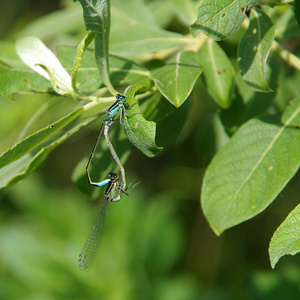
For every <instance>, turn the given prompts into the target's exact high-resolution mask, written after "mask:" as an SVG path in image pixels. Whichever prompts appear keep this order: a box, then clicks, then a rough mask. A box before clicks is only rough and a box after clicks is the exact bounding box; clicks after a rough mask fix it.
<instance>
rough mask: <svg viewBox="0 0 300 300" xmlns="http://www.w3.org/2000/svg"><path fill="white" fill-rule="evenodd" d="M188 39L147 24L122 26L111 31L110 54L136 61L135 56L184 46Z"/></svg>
mask: <svg viewBox="0 0 300 300" xmlns="http://www.w3.org/2000/svg"><path fill="white" fill-rule="evenodd" d="M189 41H190V39H188V38H186V37H185V36H183V35H181V34H178V33H175V32H170V31H167V30H163V29H159V28H153V27H149V26H148V25H147V24H139V25H138V26H137V25H136V24H127V23H126V24H122V26H120V27H119V28H114V30H112V31H111V39H110V52H111V53H113V54H116V55H120V56H124V57H127V58H130V57H131V58H132V59H136V56H137V55H145V54H147V55H149V52H155V51H160V50H164V49H169V48H172V47H176V46H185V45H186V44H187V43H188V42H189Z"/></svg>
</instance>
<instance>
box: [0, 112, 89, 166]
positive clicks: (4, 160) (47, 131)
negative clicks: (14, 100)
mask: <svg viewBox="0 0 300 300" xmlns="http://www.w3.org/2000/svg"><path fill="white" fill-rule="evenodd" d="M83 111H84V109H83V108H82V107H81V108H78V109H76V110H74V111H73V112H71V113H70V114H68V115H66V116H65V117H63V118H62V119H60V120H58V121H56V122H54V123H53V124H51V125H49V126H47V127H45V128H43V129H41V130H39V131H38V132H35V133H34V134H32V135H30V136H28V137H26V138H25V139H23V140H22V141H20V142H19V143H18V144H16V145H15V146H14V147H12V148H11V149H9V150H8V151H6V152H5V153H3V154H2V155H1V157H0V169H1V168H3V167H5V166H7V165H8V164H11V163H12V162H14V161H16V160H18V159H19V158H21V157H22V156H24V155H25V154H27V153H29V152H30V151H31V150H33V149H34V148H36V147H37V146H39V145H40V144H41V143H43V142H44V141H45V140H47V139H48V138H50V137H51V136H52V135H54V134H55V133H56V132H57V131H58V130H60V129H61V128H63V127H65V126H66V125H67V124H69V123H70V122H71V121H72V120H74V119H75V118H76V117H77V116H79V115H80V114H81V113H82V112H83Z"/></svg>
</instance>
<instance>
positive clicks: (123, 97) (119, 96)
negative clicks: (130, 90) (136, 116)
mask: <svg viewBox="0 0 300 300" xmlns="http://www.w3.org/2000/svg"><path fill="white" fill-rule="evenodd" d="M116 99H117V100H121V101H125V96H124V95H121V94H117V95H116Z"/></svg>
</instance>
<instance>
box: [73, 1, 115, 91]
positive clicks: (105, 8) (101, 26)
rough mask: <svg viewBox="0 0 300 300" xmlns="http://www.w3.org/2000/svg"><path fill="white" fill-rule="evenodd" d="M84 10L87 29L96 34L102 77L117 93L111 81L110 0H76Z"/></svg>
mask: <svg viewBox="0 0 300 300" xmlns="http://www.w3.org/2000/svg"><path fill="white" fill-rule="evenodd" d="M76 1H79V2H80V4H81V5H82V8H83V17H84V22H85V25H86V29H87V30H90V31H94V32H95V55H96V62H97V65H98V69H99V72H100V76H101V78H102V80H103V82H104V83H105V85H106V86H107V87H108V88H109V89H110V90H111V92H112V93H114V94H116V93H117V92H116V91H115V90H114V88H113V87H112V86H111V83H110V80H109V69H108V68H109V61H108V60H109V57H108V40H109V33H110V2H109V1H108V0H99V1H94V0H75V2H76Z"/></svg>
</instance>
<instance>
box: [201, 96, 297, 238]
mask: <svg viewBox="0 0 300 300" xmlns="http://www.w3.org/2000/svg"><path fill="white" fill-rule="evenodd" d="M299 125H300V99H296V100H294V101H293V102H292V105H290V106H288V107H287V109H286V110H285V111H284V112H283V113H280V114H275V115H271V116H263V117H260V118H255V119H251V120H250V121H249V122H247V123H246V124H244V125H243V126H242V127H241V128H240V129H239V130H238V131H237V132H236V134H235V135H234V136H233V137H232V139H231V140H230V142H228V143H227V144H226V145H225V146H224V147H223V148H222V149H221V150H220V151H219V152H218V153H217V155H216V156H215V157H214V159H213V161H212V162H211V164H210V165H209V167H208V168H207V170H206V173H205V176H204V182H203V187H202V194H201V202H202V207H203V211H204V214H205V216H206V218H207V220H208V222H209V223H210V225H211V227H212V228H213V230H214V231H215V232H216V233H217V234H221V233H222V232H223V231H224V230H225V229H227V228H229V227H232V226H234V225H236V224H239V223H241V222H243V221H245V220H248V219H250V218H252V217H253V216H255V215H256V214H258V213H260V212H261V211H262V210H264V209H265V208H266V207H267V206H268V205H269V204H270V203H271V202H272V201H273V200H274V198H275V197H276V196H277V194H278V193H279V192H280V191H281V190H282V189H283V187H284V186H285V185H286V184H287V182H288V181H289V180H290V179H291V177H292V176H293V175H294V174H295V173H296V171H297V170H298V168H299V164H300V130H299Z"/></svg>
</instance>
